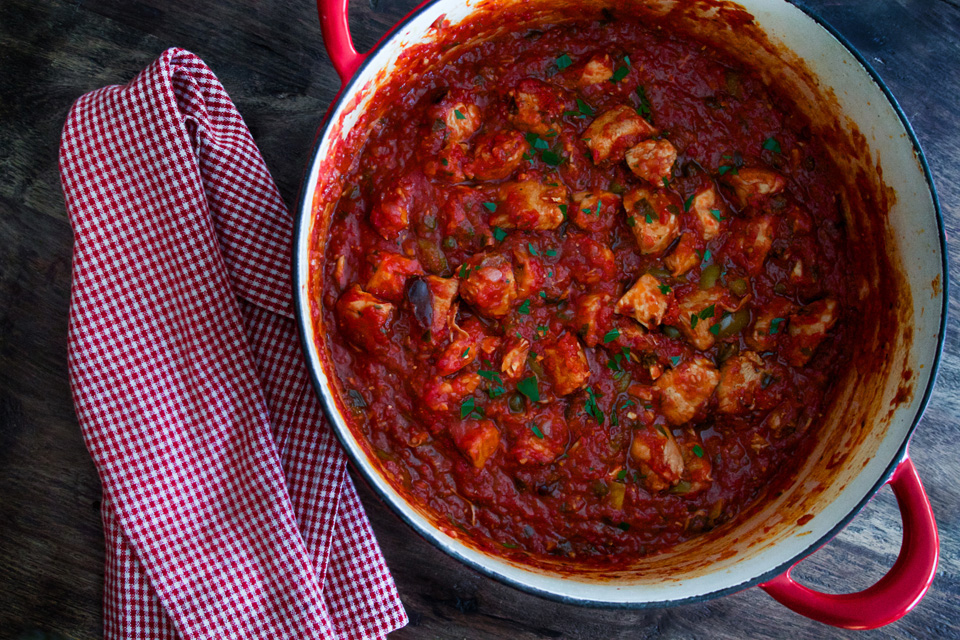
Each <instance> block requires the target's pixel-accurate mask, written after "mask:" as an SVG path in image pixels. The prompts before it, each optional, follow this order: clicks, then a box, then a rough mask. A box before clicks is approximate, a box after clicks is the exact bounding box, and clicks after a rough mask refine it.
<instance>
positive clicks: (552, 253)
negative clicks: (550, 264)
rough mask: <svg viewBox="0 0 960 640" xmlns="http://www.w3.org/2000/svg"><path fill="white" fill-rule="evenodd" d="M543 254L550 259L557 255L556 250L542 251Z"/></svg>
mask: <svg viewBox="0 0 960 640" xmlns="http://www.w3.org/2000/svg"><path fill="white" fill-rule="evenodd" d="M543 253H544V254H546V255H548V256H550V257H551V258H552V257H553V256H555V255H557V250H556V249H547V250H546V251H544V252H543Z"/></svg>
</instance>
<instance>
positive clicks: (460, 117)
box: [453, 109, 467, 120]
mask: <svg viewBox="0 0 960 640" xmlns="http://www.w3.org/2000/svg"><path fill="white" fill-rule="evenodd" d="M453 115H455V116H456V117H457V120H466V119H467V116H465V115H463V114H462V113H460V109H454V110H453Z"/></svg>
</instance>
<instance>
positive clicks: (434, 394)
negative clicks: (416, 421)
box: [422, 372, 481, 412]
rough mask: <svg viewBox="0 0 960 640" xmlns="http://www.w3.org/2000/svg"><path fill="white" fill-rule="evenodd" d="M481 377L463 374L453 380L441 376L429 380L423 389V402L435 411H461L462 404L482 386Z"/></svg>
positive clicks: (474, 374) (468, 373)
mask: <svg viewBox="0 0 960 640" xmlns="http://www.w3.org/2000/svg"><path fill="white" fill-rule="evenodd" d="M480 380H481V378H480V376H479V375H477V374H476V373H470V372H463V373H461V374H459V375H457V376H455V377H453V378H451V379H449V380H448V379H446V378H443V377H440V376H437V377H436V378H431V379H429V380H427V383H426V384H425V385H424V388H423V395H422V398H423V402H424V404H426V406H428V407H429V408H430V409H432V410H433V411H437V412H447V411H455V410H459V409H460V403H461V402H463V399H464V398H466V397H467V396H468V395H470V394H471V393H473V392H474V391H476V390H477V387H479V386H480Z"/></svg>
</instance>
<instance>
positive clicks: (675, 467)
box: [630, 425, 684, 492]
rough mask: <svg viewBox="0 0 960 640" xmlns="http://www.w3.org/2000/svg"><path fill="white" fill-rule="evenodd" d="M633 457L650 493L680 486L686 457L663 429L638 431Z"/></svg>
mask: <svg viewBox="0 0 960 640" xmlns="http://www.w3.org/2000/svg"><path fill="white" fill-rule="evenodd" d="M630 456H631V457H632V458H633V459H634V461H635V462H636V463H637V466H638V467H639V469H640V473H641V475H642V476H643V483H644V486H646V488H647V490H648V491H651V492H658V491H663V490H664V489H668V488H670V487H671V486H673V485H675V484H677V483H678V482H679V481H680V476H681V475H682V474H683V468H684V465H683V453H682V452H681V451H680V446H679V445H678V444H677V440H676V438H674V437H673V433H671V432H670V429H668V428H666V427H664V426H663V425H656V426H649V427H644V428H642V429H637V430H636V431H634V432H633V441H632V442H631V443H630Z"/></svg>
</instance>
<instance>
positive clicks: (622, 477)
mask: <svg viewBox="0 0 960 640" xmlns="http://www.w3.org/2000/svg"><path fill="white" fill-rule="evenodd" d="M626 477H627V470H626V469H620V472H619V473H618V474H617V480H625V479H626Z"/></svg>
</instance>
